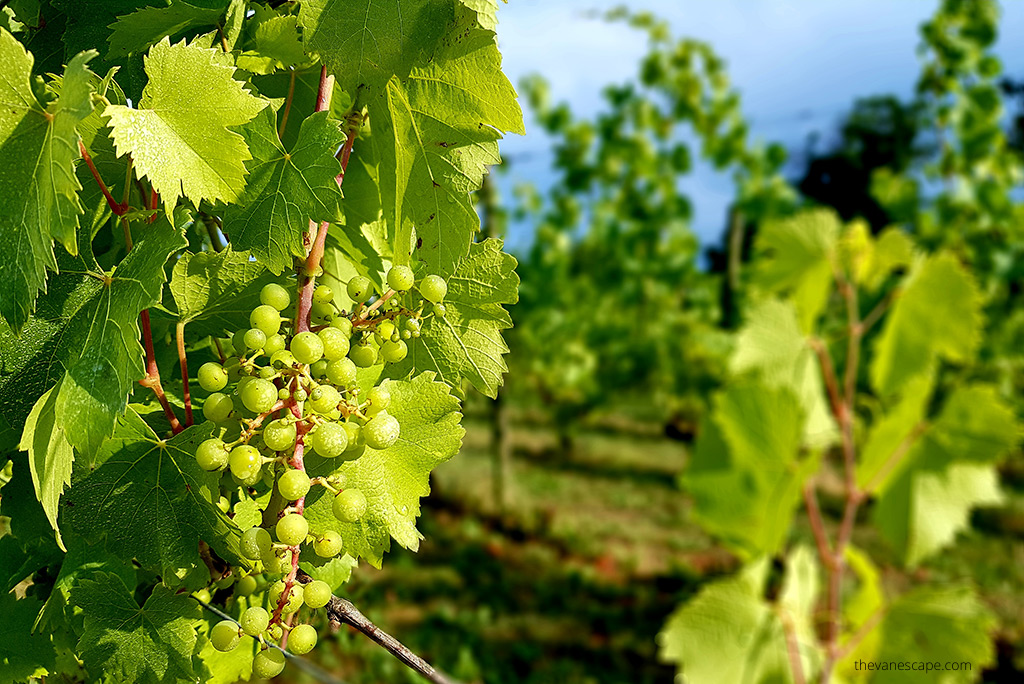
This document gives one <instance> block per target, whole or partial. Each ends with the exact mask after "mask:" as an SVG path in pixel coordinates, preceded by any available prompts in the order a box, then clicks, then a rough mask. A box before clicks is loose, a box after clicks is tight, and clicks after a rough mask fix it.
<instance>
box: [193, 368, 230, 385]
mask: <svg viewBox="0 0 1024 684" xmlns="http://www.w3.org/2000/svg"><path fill="white" fill-rule="evenodd" d="M196 377H197V378H198V379H199V386H200V387H202V388H203V389H204V390H206V391H207V392H219V391H221V390H222V389H224V388H225V387H226V386H227V384H228V372H227V371H226V370H224V366H222V365H220V364H219V363H215V362H213V361H208V362H206V363H204V364H203V365H202V366H200V367H199V372H198V373H196Z"/></svg>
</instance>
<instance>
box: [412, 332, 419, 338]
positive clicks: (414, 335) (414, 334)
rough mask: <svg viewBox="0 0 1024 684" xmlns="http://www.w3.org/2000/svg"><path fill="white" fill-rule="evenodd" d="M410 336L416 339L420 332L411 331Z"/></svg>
mask: <svg viewBox="0 0 1024 684" xmlns="http://www.w3.org/2000/svg"><path fill="white" fill-rule="evenodd" d="M412 336H413V337H414V338H416V337H419V336H420V331H419V330H413V332H412Z"/></svg>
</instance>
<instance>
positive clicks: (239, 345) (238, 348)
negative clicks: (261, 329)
mask: <svg viewBox="0 0 1024 684" xmlns="http://www.w3.org/2000/svg"><path fill="white" fill-rule="evenodd" d="M246 332H248V328H246V329H245V330H239V331H238V332H236V333H235V334H234V335H232V336H231V347H232V348H233V349H234V350H235V354H237V355H239V356H241V355H243V354H245V352H246V350H247V349H248V347H246V346H245V333H246Z"/></svg>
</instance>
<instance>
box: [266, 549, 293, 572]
mask: <svg viewBox="0 0 1024 684" xmlns="http://www.w3.org/2000/svg"><path fill="white" fill-rule="evenodd" d="M260 561H262V562H263V567H264V568H265V569H266V571H267V572H268V573H270V574H272V575H284V574H287V573H288V572H289V571H291V569H292V561H291V558H290V554H288V553H282V554H280V555H278V553H277V552H276V551H274V550H273V549H271V551H270V552H268V553H266V554H264V555H263V556H260Z"/></svg>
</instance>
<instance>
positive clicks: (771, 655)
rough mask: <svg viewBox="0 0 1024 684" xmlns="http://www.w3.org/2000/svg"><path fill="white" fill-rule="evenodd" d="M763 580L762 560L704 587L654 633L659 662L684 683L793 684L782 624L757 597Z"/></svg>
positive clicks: (764, 565)
mask: <svg viewBox="0 0 1024 684" xmlns="http://www.w3.org/2000/svg"><path fill="white" fill-rule="evenodd" d="M767 577H768V561H767V559H764V558H762V559H760V560H758V561H756V562H754V563H751V564H749V565H747V566H745V567H744V568H743V569H742V570H740V572H739V573H737V574H736V575H733V576H731V577H728V578H726V579H724V580H717V581H714V582H709V583H708V584H706V585H705V586H704V587H703V588H702V589H701V590H700V592H699V593H698V594H697V595H696V596H695V597H694V598H693V599H691V600H690V601H688V602H687V603H685V604H683V605H682V606H680V607H679V608H677V609H676V611H675V612H674V613H673V614H672V615H671V617H669V619H668V622H667V623H666V624H665V628H664V630H663V631H662V632H661V633H660V634H658V658H659V660H661V661H663V662H668V663H675V664H676V665H677V666H678V667H679V673H680V677H679V679H680V681H686V682H687V683H688V684H735V683H736V682H749V683H750V684H768V683H769V682H772V683H775V682H779V683H785V682H790V681H792V680H791V677H790V674H789V661H788V659H787V652H786V643H785V634H784V633H783V630H782V624H781V623H780V622H779V620H778V618H777V617H776V616H775V615H774V613H773V612H772V609H771V606H769V605H768V603H767V602H766V601H765V600H764V599H763V598H762V595H763V593H764V585H765V581H766V579H767Z"/></svg>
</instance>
